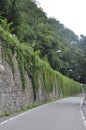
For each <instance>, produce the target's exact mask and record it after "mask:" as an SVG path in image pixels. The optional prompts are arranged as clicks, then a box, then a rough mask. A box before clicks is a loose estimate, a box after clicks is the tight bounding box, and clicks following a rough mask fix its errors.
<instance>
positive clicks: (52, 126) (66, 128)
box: [0, 97, 86, 130]
mask: <svg viewBox="0 0 86 130" xmlns="http://www.w3.org/2000/svg"><path fill="white" fill-rule="evenodd" d="M80 102H81V98H80V97H72V98H66V99H62V100H59V101H55V102H52V103H49V104H45V105H42V106H40V107H38V108H35V109H32V110H29V111H28V112H25V113H24V114H22V115H19V116H17V117H14V118H12V119H10V120H8V121H6V122H3V123H0V130H86V127H85V125H84V123H83V119H82V114H81V108H80Z"/></svg>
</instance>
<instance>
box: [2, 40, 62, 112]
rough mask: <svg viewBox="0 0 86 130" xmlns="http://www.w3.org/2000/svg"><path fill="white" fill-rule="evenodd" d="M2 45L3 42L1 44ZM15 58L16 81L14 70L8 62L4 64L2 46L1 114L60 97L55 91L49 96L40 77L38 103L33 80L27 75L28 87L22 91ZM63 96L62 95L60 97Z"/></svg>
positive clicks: (37, 94)
mask: <svg viewBox="0 0 86 130" xmlns="http://www.w3.org/2000/svg"><path fill="white" fill-rule="evenodd" d="M0 43H1V42H0ZM13 58H14V63H15V80H14V79H13V74H12V69H11V67H10V65H9V64H8V63H7V62H6V61H3V62H2V55H1V46H0V112H1V113H3V112H5V111H12V112H15V111H16V110H17V109H20V108H21V107H23V106H26V105H27V104H30V103H33V102H41V101H44V100H46V99H55V98H57V97H58V96H59V95H58V90H55V89H54V90H53V93H50V94H47V93H46V92H45V89H44V82H43V77H42V76H40V77H39V82H40V88H39V90H38V91H37V92H36V101H35V100H34V94H33V88H32V83H31V79H30V78H29V77H28V75H27V73H26V79H27V87H26V89H25V91H24V92H23V91H22V83H21V77H20V72H19V69H18V63H17V60H16V58H15V56H14V57H13ZM60 96H61V95H60Z"/></svg>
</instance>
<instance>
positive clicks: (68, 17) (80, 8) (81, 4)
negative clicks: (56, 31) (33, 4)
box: [37, 0, 86, 35]
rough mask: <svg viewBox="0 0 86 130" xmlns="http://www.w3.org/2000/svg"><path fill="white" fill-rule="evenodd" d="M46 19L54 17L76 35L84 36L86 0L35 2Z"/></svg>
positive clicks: (85, 31)
mask: <svg viewBox="0 0 86 130" xmlns="http://www.w3.org/2000/svg"><path fill="white" fill-rule="evenodd" d="M37 1H38V3H40V5H39V6H40V7H41V8H43V11H44V12H46V14H47V16H48V17H54V18H56V19H57V20H59V21H60V22H61V23H62V24H64V25H65V26H66V27H67V28H69V29H71V30H72V31H74V33H75V34H77V35H81V34H83V35H86V0H37Z"/></svg>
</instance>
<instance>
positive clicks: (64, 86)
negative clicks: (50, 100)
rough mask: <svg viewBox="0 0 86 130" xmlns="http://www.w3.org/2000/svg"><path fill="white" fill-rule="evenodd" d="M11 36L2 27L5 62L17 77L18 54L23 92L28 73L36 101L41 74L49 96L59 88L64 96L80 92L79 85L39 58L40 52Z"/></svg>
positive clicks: (0, 31) (0, 32) (1, 35)
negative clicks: (15, 59)
mask: <svg viewBox="0 0 86 130" xmlns="http://www.w3.org/2000/svg"><path fill="white" fill-rule="evenodd" d="M10 35H11V34H10V33H8V32H6V31H4V30H3V29H2V27H1V26H0V38H1V39H2V40H3V42H2V54H3V60H7V62H8V63H9V64H10V65H11V67H12V71H13V74H14V75H15V69H14V68H15V63H14V61H13V57H14V55H15V54H16V57H17V61H18V66H19V70H20V75H21V80H22V90H23V91H24V90H25V88H26V86H27V81H26V73H27V74H28V76H29V77H30V78H31V80H32V83H33V92H34V99H36V91H38V90H39V87H40V83H39V78H40V74H41V75H42V77H43V82H44V88H45V91H46V92H47V93H48V94H49V93H50V92H53V89H54V88H57V89H58V91H59V92H61V90H62V91H63V94H64V96H68V95H75V94H77V93H79V92H80V87H79V84H78V83H77V82H75V81H73V80H70V79H68V78H67V77H64V76H63V75H61V74H60V73H59V72H56V71H54V70H53V69H51V67H50V66H49V64H48V63H47V62H46V61H43V60H41V59H40V58H39V51H37V52H34V50H33V48H31V47H30V46H28V45H27V44H25V43H24V44H20V43H19V41H18V40H17V38H16V37H15V36H12V35H11V36H10ZM40 80H41V79H40Z"/></svg>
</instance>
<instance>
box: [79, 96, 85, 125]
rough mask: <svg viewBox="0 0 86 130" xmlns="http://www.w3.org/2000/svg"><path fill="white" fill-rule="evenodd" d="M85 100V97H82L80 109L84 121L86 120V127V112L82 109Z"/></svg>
mask: <svg viewBox="0 0 86 130" xmlns="http://www.w3.org/2000/svg"><path fill="white" fill-rule="evenodd" d="M83 100H84V97H83V98H82V99H81V103H80V111H81V115H82V119H83V122H84V126H85V127H86V118H85V115H84V112H83V110H82V106H83Z"/></svg>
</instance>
